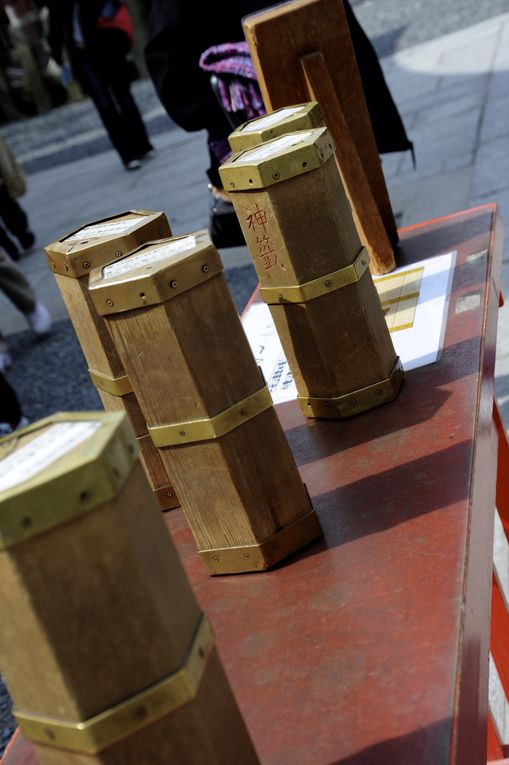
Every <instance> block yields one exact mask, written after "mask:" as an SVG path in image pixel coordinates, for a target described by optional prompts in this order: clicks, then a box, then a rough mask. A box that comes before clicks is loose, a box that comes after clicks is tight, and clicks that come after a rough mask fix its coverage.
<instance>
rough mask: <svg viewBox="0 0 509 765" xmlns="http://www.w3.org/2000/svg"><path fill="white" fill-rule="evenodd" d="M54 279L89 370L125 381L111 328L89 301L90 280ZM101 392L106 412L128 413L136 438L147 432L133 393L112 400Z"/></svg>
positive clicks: (107, 394) (86, 278) (86, 277)
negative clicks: (122, 411)
mask: <svg viewBox="0 0 509 765" xmlns="http://www.w3.org/2000/svg"><path fill="white" fill-rule="evenodd" d="M55 279H56V281H57V284H58V287H59V289H60V292H61V294H62V298H63V300H64V303H65V305H66V308H67V310H68V312H69V317H70V319H71V322H72V325H73V327H74V331H75V332H76V335H77V337H78V341H79V343H80V346H81V350H82V351H83V355H84V356H85V359H86V362H87V364H88V366H89V368H90V369H93V370H95V371H96V372H100V373H101V374H103V375H106V376H107V377H123V376H124V375H125V369H124V367H123V364H122V362H121V361H120V356H119V355H118V353H117V350H116V348H115V345H114V343H113V340H112V338H111V335H110V332H109V330H108V326H107V324H106V322H105V320H104V319H103V317H102V316H99V314H98V313H97V311H96V310H95V307H94V304H93V303H92V301H91V299H90V296H89V293H88V276H82V277H80V278H79V279H72V278H70V277H67V276H60V275H59V274H55ZM98 392H99V396H100V397H101V401H102V402H103V406H104V408H105V409H106V410H110V411H111V410H112V411H121V410H124V411H125V412H126V413H127V415H128V417H129V420H130V422H131V425H132V426H133V429H134V432H135V435H136V436H142V435H144V434H145V433H146V432H147V426H146V422H145V418H144V417H143V414H142V412H141V410H140V407H139V404H138V402H137V400H136V397H135V396H134V395H133V394H132V393H130V394H127V396H112V395H111V394H109V393H106V392H105V391H102V390H99V391H98Z"/></svg>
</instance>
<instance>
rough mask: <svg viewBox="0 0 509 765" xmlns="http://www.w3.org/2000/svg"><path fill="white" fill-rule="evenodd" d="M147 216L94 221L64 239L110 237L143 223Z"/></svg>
mask: <svg viewBox="0 0 509 765" xmlns="http://www.w3.org/2000/svg"><path fill="white" fill-rule="evenodd" d="M148 218H149V216H148V215H139V216H138V217H137V218H131V219H130V220H117V221H115V220H112V221H109V222H108V223H96V224H95V225H92V226H85V228H82V229H80V230H79V231H76V233H75V234H71V236H68V237H67V239H65V240H64V241H66V242H76V241H77V240H78V239H98V238H99V237H101V236H107V237H110V238H111V237H113V236H118V235H119V234H125V233H126V232H127V231H130V230H131V229H132V228H134V227H135V226H138V225H139V224H140V223H144V222H145V221H146V220H148Z"/></svg>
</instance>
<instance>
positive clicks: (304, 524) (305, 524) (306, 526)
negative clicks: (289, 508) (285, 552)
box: [301, 523, 309, 531]
mask: <svg viewBox="0 0 509 765" xmlns="http://www.w3.org/2000/svg"><path fill="white" fill-rule="evenodd" d="M308 528H309V527H308V525H307V523H303V524H302V526H301V529H302V531H307V530H308Z"/></svg>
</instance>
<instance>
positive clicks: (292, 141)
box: [235, 130, 312, 165]
mask: <svg viewBox="0 0 509 765" xmlns="http://www.w3.org/2000/svg"><path fill="white" fill-rule="evenodd" d="M311 135H312V131H311V130H307V131H306V132H299V133H290V134H289V135H282V136H281V137H280V138H275V139H274V140H273V141H269V142H268V143H263V144H262V145H261V146H257V147H256V148H254V149H247V150H246V151H245V152H244V153H243V154H241V155H240V157H239V158H238V159H237V160H235V163H236V164H237V165H244V164H246V165H247V164H249V165H250V164H252V163H253V162H261V160H262V159H268V158H269V157H273V156H274V154H278V153H279V152H280V151H285V150H286V149H291V148H293V146H297V144H299V143H302V141H305V140H307V139H308V138H309V137H310V136H311Z"/></svg>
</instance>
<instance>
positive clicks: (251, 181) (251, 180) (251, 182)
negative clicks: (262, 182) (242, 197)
mask: <svg viewBox="0 0 509 765" xmlns="http://www.w3.org/2000/svg"><path fill="white" fill-rule="evenodd" d="M249 183H250V184H251V186H252V185H253V179H252V178H250V179H249Z"/></svg>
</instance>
